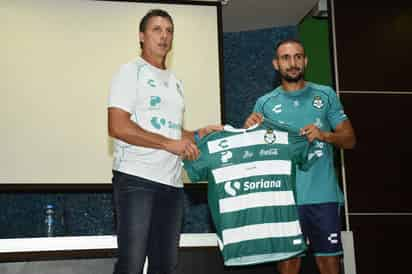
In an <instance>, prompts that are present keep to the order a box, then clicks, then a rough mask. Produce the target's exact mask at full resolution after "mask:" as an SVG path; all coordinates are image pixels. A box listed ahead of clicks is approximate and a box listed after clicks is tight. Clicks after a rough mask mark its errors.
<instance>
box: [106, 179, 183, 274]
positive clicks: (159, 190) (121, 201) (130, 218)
mask: <svg viewBox="0 0 412 274" xmlns="http://www.w3.org/2000/svg"><path fill="white" fill-rule="evenodd" d="M112 182H113V194H114V203H115V210H116V221H117V245H118V250H117V252H118V253H117V255H118V258H117V262H116V264H115V268H114V274H139V273H142V272H143V266H144V261H145V258H146V256H147V257H148V260H149V267H148V271H147V273H148V274H175V273H177V253H178V247H179V239H180V229H181V225H182V217H183V202H184V196H183V195H184V194H183V189H182V188H175V187H171V186H167V185H162V184H159V183H156V182H152V181H149V180H146V179H144V178H140V177H136V176H132V175H128V174H124V173H121V172H117V171H113V179H112Z"/></svg>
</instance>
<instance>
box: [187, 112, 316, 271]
mask: <svg viewBox="0 0 412 274" xmlns="http://www.w3.org/2000/svg"><path fill="white" fill-rule="evenodd" d="M198 147H199V149H200V152H201V154H200V157H199V158H198V159H197V160H195V161H185V162H184V168H185V169H186V171H187V173H188V175H189V178H190V179H191V181H192V182H197V181H208V203H209V207H210V210H211V214H212V218H213V222H214V224H215V227H216V233H217V237H218V242H219V247H220V250H221V252H222V254H223V259H224V263H225V265H249V264H258V263H264V262H270V261H277V260H283V259H286V258H290V257H293V256H296V255H298V254H300V253H302V252H303V251H304V250H305V249H306V245H305V242H304V238H303V236H302V232H301V228H300V224H299V220H298V213H297V207H296V198H295V169H296V166H300V167H301V168H303V169H307V168H309V167H310V165H311V164H312V163H313V162H314V161H315V160H317V159H318V158H319V157H321V156H322V154H323V151H322V147H321V146H320V147H319V146H317V144H316V143H311V144H310V143H308V142H307V140H306V138H305V137H303V136H299V134H298V132H297V131H294V130H291V129H288V128H287V127H286V126H284V125H282V124H276V123H273V122H270V121H268V120H265V122H264V124H262V125H258V126H255V127H253V128H249V129H235V128H233V127H230V126H225V129H224V130H223V131H220V132H215V133H212V134H210V135H208V136H206V137H204V138H202V139H201V141H200V142H199V143H198Z"/></svg>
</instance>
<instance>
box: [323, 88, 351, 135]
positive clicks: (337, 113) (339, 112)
mask: <svg viewBox="0 0 412 274" xmlns="http://www.w3.org/2000/svg"><path fill="white" fill-rule="evenodd" d="M328 93H329V100H330V101H329V109H328V113H327V117H328V121H329V123H330V125H331V126H332V128H333V129H335V128H336V126H337V125H339V124H340V123H341V122H343V121H345V120H347V119H348V117H347V116H346V114H345V112H344V110H343V107H342V104H341V102H340V100H339V97H338V95H337V94H336V92H335V91H334V90H333V89H330V90H329V92H328Z"/></svg>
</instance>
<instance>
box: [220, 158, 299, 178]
mask: <svg viewBox="0 0 412 274" xmlns="http://www.w3.org/2000/svg"><path fill="white" fill-rule="evenodd" d="M290 172H291V161H288V160H267V161H255V162H250V163H243V164H238V165H232V166H227V167H220V168H216V169H214V170H212V174H213V177H214V179H215V182H216V184H219V183H222V182H226V181H230V180H235V179H242V178H247V177H251V176H264V175H291V173H290Z"/></svg>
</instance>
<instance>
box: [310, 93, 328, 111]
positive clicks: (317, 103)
mask: <svg viewBox="0 0 412 274" xmlns="http://www.w3.org/2000/svg"><path fill="white" fill-rule="evenodd" d="M312 105H313V106H314V107H315V108H318V109H321V108H323V106H324V105H325V103H324V102H323V100H322V98H321V97H320V96H319V95H316V96H315V97H313V102H312Z"/></svg>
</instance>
